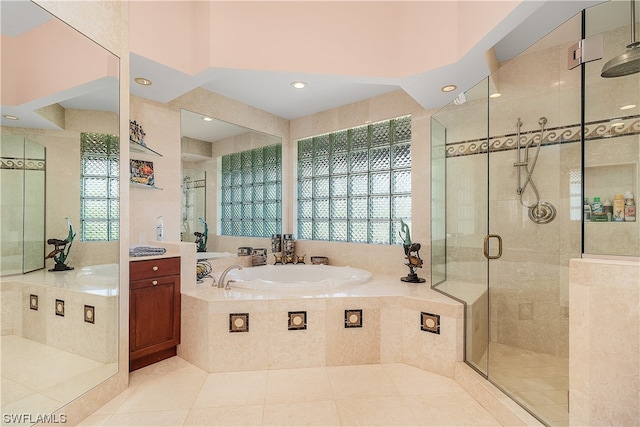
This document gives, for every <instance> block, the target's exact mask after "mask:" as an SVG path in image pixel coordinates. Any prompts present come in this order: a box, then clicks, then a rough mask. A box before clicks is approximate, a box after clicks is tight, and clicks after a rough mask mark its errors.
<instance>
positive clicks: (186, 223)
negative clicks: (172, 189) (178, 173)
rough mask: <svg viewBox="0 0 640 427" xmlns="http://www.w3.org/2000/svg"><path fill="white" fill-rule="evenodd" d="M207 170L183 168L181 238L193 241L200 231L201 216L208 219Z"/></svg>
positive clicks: (185, 240)
mask: <svg viewBox="0 0 640 427" xmlns="http://www.w3.org/2000/svg"><path fill="white" fill-rule="evenodd" d="M206 176H207V173H206V171H203V170H197V169H183V170H182V229H181V230H180V236H181V240H182V241H184V242H193V241H194V239H195V237H194V236H195V234H194V233H196V232H198V231H200V229H201V228H202V227H201V224H200V218H205V219H206V217H207V216H206V197H207V196H206V182H207V180H206Z"/></svg>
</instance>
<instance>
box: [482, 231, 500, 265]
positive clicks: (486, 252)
mask: <svg viewBox="0 0 640 427" xmlns="http://www.w3.org/2000/svg"><path fill="white" fill-rule="evenodd" d="M491 238H496V239H498V254H497V255H489V240H491ZM501 256H502V237H500V235H499V234H487V235H486V236H484V257H485V258H486V259H498V258H500V257H501Z"/></svg>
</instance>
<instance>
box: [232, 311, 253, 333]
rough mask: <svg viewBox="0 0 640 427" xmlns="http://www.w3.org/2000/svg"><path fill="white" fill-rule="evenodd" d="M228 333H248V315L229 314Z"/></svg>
mask: <svg viewBox="0 0 640 427" xmlns="http://www.w3.org/2000/svg"><path fill="white" fill-rule="evenodd" d="M229 332H249V313H230V314H229Z"/></svg>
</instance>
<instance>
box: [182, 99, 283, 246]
mask: <svg viewBox="0 0 640 427" xmlns="http://www.w3.org/2000/svg"><path fill="white" fill-rule="evenodd" d="M181 136H182V193H183V194H182V230H181V232H182V233H181V238H182V240H183V241H191V242H194V241H196V240H198V238H199V237H200V236H198V234H197V233H202V232H203V231H204V224H203V222H204V223H206V225H207V227H208V231H209V236H208V241H207V251H232V252H233V251H234V250H235V248H233V247H225V246H224V243H223V242H221V239H218V238H216V236H217V235H218V236H220V235H222V236H248V237H268V236H270V235H271V234H274V233H281V230H282V202H281V198H282V190H281V184H282V155H281V150H282V139H281V138H280V137H277V136H273V135H268V134H265V133H263V132H258V131H255V130H253V129H249V128H246V127H243V126H239V125H236V124H233V123H229V122H225V121H223V120H219V119H215V118H212V117H209V116H207V115H204V114H199V113H195V112H192V111H188V110H182V111H181ZM236 163H237V164H236ZM227 181H228V182H227ZM225 198H226V199H228V200H225ZM200 218H202V219H203V221H201V220H200ZM243 227H244V228H243Z"/></svg>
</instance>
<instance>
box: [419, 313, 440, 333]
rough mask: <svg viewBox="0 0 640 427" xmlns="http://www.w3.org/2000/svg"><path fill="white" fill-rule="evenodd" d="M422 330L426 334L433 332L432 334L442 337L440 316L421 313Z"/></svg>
mask: <svg viewBox="0 0 640 427" xmlns="http://www.w3.org/2000/svg"><path fill="white" fill-rule="evenodd" d="M420 329H421V330H423V331H425V332H431V333H432V334H438V335H440V315H439V314H431V313H425V312H424V311H423V312H421V313H420Z"/></svg>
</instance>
